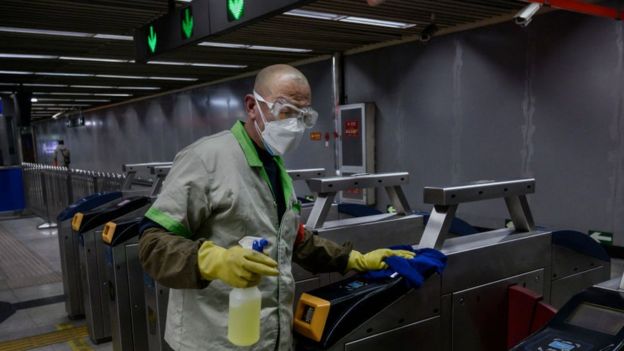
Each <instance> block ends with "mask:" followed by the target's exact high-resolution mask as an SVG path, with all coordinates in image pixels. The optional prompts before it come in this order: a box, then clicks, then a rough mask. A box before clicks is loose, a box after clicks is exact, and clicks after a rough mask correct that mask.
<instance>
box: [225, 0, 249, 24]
mask: <svg viewBox="0 0 624 351" xmlns="http://www.w3.org/2000/svg"><path fill="white" fill-rule="evenodd" d="M244 10H245V0H228V11H230V14H231V15H232V18H234V20H237V21H238V20H239V19H240V18H241V17H243V12H244Z"/></svg>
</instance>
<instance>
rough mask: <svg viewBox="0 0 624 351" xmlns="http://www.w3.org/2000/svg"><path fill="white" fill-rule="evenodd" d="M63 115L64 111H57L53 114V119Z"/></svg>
mask: <svg viewBox="0 0 624 351" xmlns="http://www.w3.org/2000/svg"><path fill="white" fill-rule="evenodd" d="M62 115H63V112H58V113H55V114H54V116H52V119H58V118H59V117H60V116H62Z"/></svg>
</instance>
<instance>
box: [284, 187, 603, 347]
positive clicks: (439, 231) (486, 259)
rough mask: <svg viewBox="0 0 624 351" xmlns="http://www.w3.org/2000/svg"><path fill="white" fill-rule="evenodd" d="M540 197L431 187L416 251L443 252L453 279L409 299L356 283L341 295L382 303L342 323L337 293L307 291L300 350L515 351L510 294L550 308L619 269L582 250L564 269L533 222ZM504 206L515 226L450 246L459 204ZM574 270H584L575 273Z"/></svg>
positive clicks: (410, 292)
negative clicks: (563, 293) (511, 350)
mask: <svg viewBox="0 0 624 351" xmlns="http://www.w3.org/2000/svg"><path fill="white" fill-rule="evenodd" d="M534 191H535V180H534V179H521V180H514V181H503V182H481V183H477V184H468V185H463V186H452V187H426V188H425V190H424V201H425V203H429V204H432V205H433V211H432V212H431V216H430V218H429V221H428V222H427V226H426V227H425V230H424V232H423V233H422V236H421V238H420V240H418V241H417V242H419V244H418V245H415V246H414V247H415V248H435V249H438V250H440V251H442V252H443V253H444V254H445V255H446V256H447V267H446V270H445V271H444V273H443V274H442V275H433V276H431V277H430V278H429V279H428V280H427V281H426V282H425V283H424V285H423V286H422V287H421V288H419V289H407V290H404V291H400V290H397V289H393V288H391V286H393V285H392V284H394V282H395V279H389V280H388V281H386V282H375V283H374V284H373V283H371V282H368V281H364V282H363V283H361V284H356V286H353V285H351V284H348V281H342V282H339V283H336V284H337V286H334V287H335V288H336V289H337V290H338V291H339V292H341V293H344V294H345V295H346V296H349V294H351V293H363V294H369V293H370V294H373V295H372V296H373V297H375V298H376V300H373V302H374V303H373V304H366V303H362V304H361V305H360V304H358V303H354V304H353V305H352V306H351V307H350V308H348V309H347V311H348V312H349V313H347V314H345V315H341V316H339V318H337V317H336V314H341V313H344V311H345V309H342V308H333V309H332V304H336V302H333V301H335V299H333V297H335V296H336V293H334V294H333V295H331V294H329V295H328V294H327V290H323V288H321V289H318V290H312V291H309V292H307V294H308V295H309V296H311V297H312V298H307V299H306V300H307V302H306V301H304V299H300V300H299V301H300V303H299V305H298V309H297V312H295V329H296V332H297V334H298V338H297V339H298V345H297V349H298V350H305V351H310V350H332V351H335V350H349V351H352V350H358V351H366V350H379V349H388V350H393V351H407V350H415V349H416V350H443V351H450V350H453V351H459V350H462V351H473V350H474V351H495V350H504V349H506V346H507V345H506V341H507V340H506V325H507V321H506V316H505V313H501V310H502V309H503V308H504V307H503V306H505V301H506V298H507V292H508V287H509V286H511V285H520V286H524V287H526V288H528V289H530V290H533V291H535V292H536V293H538V294H541V295H543V296H544V297H545V299H546V302H549V301H550V300H551V299H552V296H553V295H552V290H553V286H554V285H555V284H556V283H557V281H558V280H563V279H565V280H567V281H573V282H575V284H567V286H568V289H569V290H571V291H573V290H574V289H580V290H582V289H585V288H587V287H589V286H591V285H593V284H596V283H597V282H600V281H604V280H605V279H607V278H608V276H609V271H610V262H608V261H604V260H602V259H601V258H600V257H598V256H587V255H586V254H582V253H580V252H578V251H577V252H575V255H569V256H567V259H569V261H568V262H566V263H565V264H564V266H562V267H560V268H557V267H556V263H555V260H554V255H555V254H556V252H557V250H559V249H560V248H559V247H558V246H560V245H559V243H554V242H553V240H552V234H551V232H550V231H548V230H541V229H536V227H535V225H534V223H533V217H532V214H531V211H530V208H529V204H528V201H527V198H526V195H527V194H530V193H533V192H534ZM495 198H504V199H505V203H506V205H507V209H508V211H509V214H510V216H511V219H512V221H513V224H514V226H513V228H504V229H498V230H492V231H488V232H482V233H476V234H472V235H468V236H461V237H454V238H448V239H447V234H448V229H449V226H450V224H451V222H452V219H453V216H454V214H455V212H456V210H457V207H458V205H459V204H462V203H466V202H473V201H480V200H487V199H495ZM593 245H596V246H599V245H598V244H597V243H595V242H594V244H593ZM565 249H570V247H566V248H565ZM590 262H591V263H590ZM568 266H569V267H575V268H576V269H569V270H568V269H567V267H568ZM564 268H565V269H564ZM554 269H555V270H557V274H556V275H555V273H553V271H554ZM375 284H377V285H378V286H375ZM379 285H381V287H379ZM349 289H350V290H349ZM366 289H371V291H368V290H366ZM363 290H364V291H363ZM580 290H577V291H580ZM374 294H378V295H377V296H376V295H374ZM386 294H391V295H390V296H388V295H386ZM384 297H385V298H384ZM310 301H312V302H310ZM317 306H320V307H323V306H325V307H324V308H317ZM362 306H364V307H365V306H374V308H375V310H374V311H373V313H368V312H370V311H364V312H366V313H364V312H363V311H360V310H359V308H360V307H362ZM323 311H325V312H323ZM323 313H324V314H325V315H323ZM367 313H368V314H367ZM338 331H340V332H338ZM312 332H313V333H312ZM330 334H331V335H330ZM332 335H333V336H334V337H332ZM544 350H545V349H544ZM592 350H593V349H592Z"/></svg>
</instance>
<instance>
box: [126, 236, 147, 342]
mask: <svg viewBox="0 0 624 351" xmlns="http://www.w3.org/2000/svg"><path fill="white" fill-rule="evenodd" d="M124 247H125V250H126V257H127V264H126V267H125V268H126V270H127V274H128V293H129V296H130V305H129V308H130V311H131V317H132V341H133V344H134V350H137V351H141V350H148V349H149V346H148V341H147V320H146V317H145V316H146V315H145V292H144V290H143V289H144V284H143V268H142V267H141V262H140V261H139V245H138V244H137V243H136V242H131V243H126V244H125V245H124Z"/></svg>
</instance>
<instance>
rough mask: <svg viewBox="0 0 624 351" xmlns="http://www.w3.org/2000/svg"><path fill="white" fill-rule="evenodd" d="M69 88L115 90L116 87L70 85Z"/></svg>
mask: <svg viewBox="0 0 624 351" xmlns="http://www.w3.org/2000/svg"><path fill="white" fill-rule="evenodd" d="M69 87H70V88H80V89H115V87H113V86H110V85H70V86H69Z"/></svg>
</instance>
